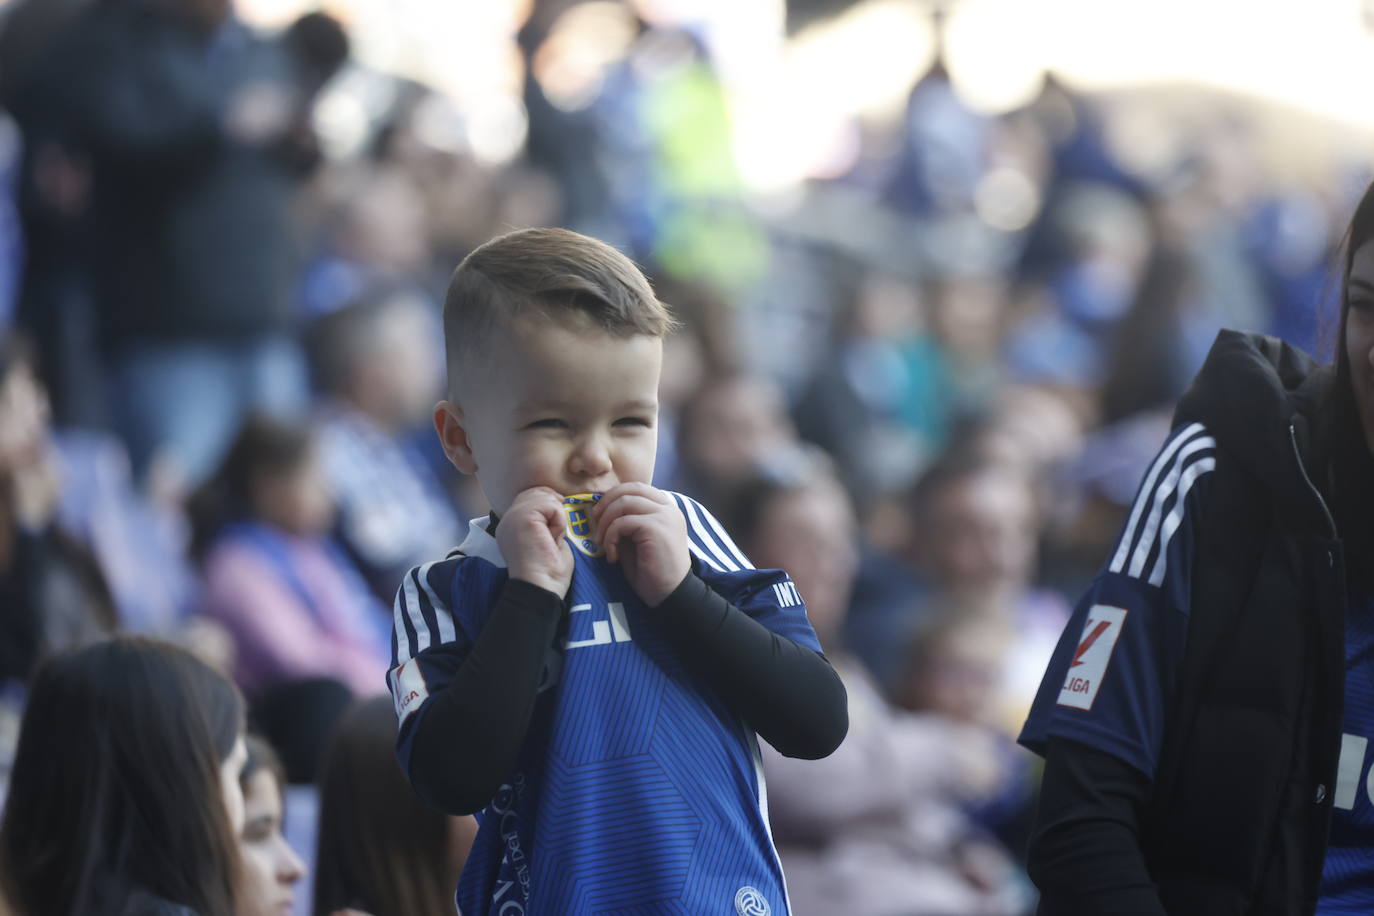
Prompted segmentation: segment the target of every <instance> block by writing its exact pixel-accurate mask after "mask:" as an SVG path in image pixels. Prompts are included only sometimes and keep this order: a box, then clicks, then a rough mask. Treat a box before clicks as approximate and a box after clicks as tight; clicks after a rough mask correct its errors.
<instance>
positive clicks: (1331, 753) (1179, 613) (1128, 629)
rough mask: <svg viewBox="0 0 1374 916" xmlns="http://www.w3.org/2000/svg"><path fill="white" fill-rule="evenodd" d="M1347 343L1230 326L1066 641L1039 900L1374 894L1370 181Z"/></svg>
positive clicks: (1144, 907)
mask: <svg viewBox="0 0 1374 916" xmlns="http://www.w3.org/2000/svg"><path fill="white" fill-rule="evenodd" d="M1343 266H1344V270H1343V276H1342V279H1343V284H1342V287H1343V288H1342V296H1341V300H1340V324H1339V334H1338V341H1337V346H1336V350H1335V353H1334V361H1333V364H1330V365H1319V364H1318V363H1316V362H1315V361H1314V360H1312V359H1311V358H1310V357H1308V356H1307V355H1306V354H1304V353H1302V352H1300V351H1298V350H1296V349H1295V348H1292V347H1290V346H1288V345H1286V344H1283V343H1280V342H1279V341H1277V340H1274V339H1272V338H1266V337H1262V336H1260V335H1256V334H1242V333H1238V332H1234V331H1223V332H1222V333H1221V334H1220V335H1219V336H1218V338H1217V341H1216V343H1215V345H1214V346H1213V348H1212V352H1211V354H1210V355H1209V356H1208V358H1207V362H1206V364H1205V365H1204V366H1203V368H1202V370H1201V371H1200V372H1199V374H1198V375H1197V377H1196V378H1195V379H1194V381H1193V384H1192V387H1191V388H1190V389H1189V390H1188V392H1187V393H1186V394H1185V395H1184V396H1183V398H1182V400H1181V401H1180V402H1179V405H1178V408H1177V410H1176V412H1175V415H1174V431H1173V433H1172V434H1171V435H1170V437H1169V439H1168V441H1167V442H1166V444H1165V446H1164V448H1163V449H1162V450H1161V451H1160V453H1159V455H1158V457H1157V458H1156V460H1155V461H1154V463H1153V464H1152V465H1151V467H1150V470H1149V472H1148V473H1147V475H1146V477H1145V480H1144V482H1143V483H1142V485H1141V487H1140V490H1139V495H1138V497H1137V499H1136V502H1135V505H1134V506H1133V507H1132V511H1131V514H1130V517H1129V520H1128V522H1127V524H1126V529H1125V531H1124V532H1123V534H1122V536H1121V538H1120V540H1119V541H1118V542H1117V545H1116V547H1115V548H1114V550H1113V553H1112V554H1111V555H1110V556H1109V557H1107V559H1106V563H1105V564H1104V566H1103V568H1102V570H1101V571H1100V572H1099V574H1098V576H1097V578H1096V579H1095V580H1094V582H1093V585H1092V586H1091V588H1090V589H1089V591H1088V593H1087V594H1086V595H1085V596H1084V597H1083V599H1082V601H1081V602H1080V603H1079V605H1078V608H1077V609H1076V611H1075V615H1074V619H1073V620H1071V621H1070V623H1069V626H1068V628H1067V629H1066V630H1065V633H1064V637H1063V639H1062V640H1061V641H1060V644H1059V647H1058V649H1057V651H1056V653H1055V657H1054V659H1053V661H1052V662H1051V663H1050V666H1049V670H1048V671H1047V673H1046V676H1045V680H1044V682H1043V684H1042V685H1041V688H1040V692H1039V695H1038V696H1037V697H1036V701H1035V706H1034V708H1033V710H1032V712H1031V715H1030V718H1029V719H1028V721H1027V723H1026V727H1025V730H1024V731H1023V733H1022V735H1021V740H1022V743H1024V744H1026V745H1027V746H1028V747H1030V748H1031V749H1032V750H1035V751H1036V752H1038V753H1041V754H1043V755H1044V756H1045V758H1046V763H1045V777H1044V784H1043V789H1042V796H1041V801H1040V810H1039V814H1038V822H1037V825H1036V831H1035V836H1034V839H1033V841H1032V844H1031V850H1030V860H1029V869H1030V874H1031V877H1032V878H1033V879H1034V880H1035V882H1036V884H1037V885H1039V887H1040V890H1041V895H1042V896H1041V902H1040V913H1041V914H1042V916H1059V914H1073V916H1079V914H1084V913H1113V914H1121V916H1134V914H1149V916H1162V914H1168V916H1231V914H1235V916H1250V914H1255V916H1260V914H1264V916H1268V914H1286V916H1287V914H1292V916H1308V914H1312V913H1317V914H1320V916H1337V914H1351V913H1359V914H1366V913H1370V912H1374V782H1370V781H1368V780H1366V779H1365V775H1366V772H1367V771H1368V765H1369V754H1370V743H1371V741H1370V739H1371V738H1374V187H1371V188H1370V189H1369V190H1367V191H1366V192H1365V195H1364V197H1363V199H1362V200H1361V201H1360V203H1359V205H1358V207H1357V208H1356V210H1355V214H1354V217H1353V219H1352V222H1351V226H1350V232H1349V235H1348V237H1347V241H1346V249H1345V257H1344V265H1343Z"/></svg>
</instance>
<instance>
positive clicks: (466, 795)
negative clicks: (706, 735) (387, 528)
mask: <svg viewBox="0 0 1374 916" xmlns="http://www.w3.org/2000/svg"><path fill="white" fill-rule="evenodd" d="M653 613H654V615H655V616H656V617H657V618H658V619H660V620H661V621H663V624H664V629H665V631H666V632H667V633H668V636H669V639H671V640H672V641H673V643H674V644H675V645H676V646H677V648H678V650H679V651H680V652H681V653H682V657H683V659H684V661H685V662H686V664H687V665H689V666H690V667H691V668H692V669H693V670H694V671H697V672H699V673H700V674H701V676H702V677H704V678H705V679H706V681H707V683H709V684H710V685H711V687H712V688H713V689H714V690H716V691H717V692H718V693H719V694H720V696H721V698H722V699H723V700H724V701H725V703H726V705H727V706H728V707H729V708H730V709H731V710H733V711H735V712H736V713H738V714H739V715H740V716H741V717H742V718H743V719H744V721H745V722H746V723H747V724H748V725H749V727H750V728H752V729H754V731H756V732H758V734H759V735H760V736H761V737H762V738H763V739H764V740H765V741H767V742H768V743H769V744H771V745H773V746H774V747H775V748H777V749H778V751H779V752H780V753H783V754H786V755H788V756H793V757H807V758H815V757H824V756H826V755H827V754H829V753H831V752H832V751H834V750H835V748H837V747H838V746H839V744H840V742H841V741H843V740H844V736H845V733H846V732H847V731H848V728H849V710H848V700H847V697H846V695H845V690H844V685H843V684H842V683H841V681H840V679H839V676H838V675H837V674H835V672H834V670H833V669H832V668H831V667H830V663H829V662H827V661H826V660H825V658H824V657H823V656H821V655H820V654H818V653H816V652H813V651H811V650H810V649H807V648H805V647H803V646H800V645H798V644H797V643H794V642H792V641H791V640H789V639H786V638H784V637H782V636H779V635H777V634H776V633H773V632H772V631H770V630H769V629H768V628H766V627H764V626H763V625H762V624H760V623H759V622H758V621H756V620H754V619H753V618H751V617H750V616H749V615H747V614H745V613H744V612H743V611H741V610H739V609H738V608H736V607H734V606H733V605H731V604H730V603H729V602H728V601H726V600H725V599H724V598H722V597H721V596H720V595H718V594H717V593H715V592H714V591H712V590H711V589H710V587H709V586H707V585H706V583H705V582H703V581H702V580H701V579H700V578H699V577H698V576H697V575H696V574H694V573H688V575H687V577H686V578H685V579H684V580H683V581H682V583H681V584H680V585H679V586H678V587H677V588H676V589H675V590H674V591H673V592H672V594H670V595H669V596H668V597H667V598H666V599H664V601H663V602H662V603H661V604H660V605H659V606H658V607H656V608H654V610H653ZM562 614H563V601H562V599H561V598H560V597H559V596H557V595H555V594H553V593H552V592H550V591H547V590H545V589H542V588H539V587H538V586H535V585H531V584H529V583H527V582H522V581H519V580H510V581H508V582H507V583H506V585H505V586H504V588H503V589H502V591H501V594H500V595H499V596H498V598H497V601H496V605H495V606H494V607H493V608H492V611H491V614H490V616H489V617H488V620H487V624H486V626H485V628H484V629H483V630H482V634H481V636H479V637H478V639H477V642H476V643H475V644H474V645H473V647H472V650H471V651H470V652H469V653H468V655H467V656H466V658H464V659H463V661H462V663H461V664H460V665H459V667H458V669H457V671H456V672H455V674H454V677H453V679H452V680H451V681H450V682H449V683H448V685H447V686H445V687H444V689H443V690H441V691H439V692H437V693H435V694H434V695H433V696H431V698H430V699H429V701H428V702H427V703H426V704H425V708H424V711H423V714H422V715H421V716H420V717H419V719H418V721H417V722H415V723H414V724H413V726H412V727H413V728H415V730H416V731H415V735H414V743H413V745H412V748H411V756H410V780H411V783H412V784H413V785H414V787H415V790H416V792H417V794H419V796H420V797H421V798H422V799H423V800H424V801H425V802H426V803H428V804H430V805H433V806H434V807H436V808H439V809H440V810H443V811H447V812H449V813H451V814H472V813H474V812H477V811H480V810H481V809H482V808H483V807H485V806H486V804H487V803H488V802H489V801H490V800H491V797H492V796H493V795H494V794H495V792H496V790H497V789H498V788H500V785H501V782H502V780H504V779H506V778H508V777H509V775H510V771H511V768H512V767H513V766H514V765H515V760H516V757H517V755H518V754H519V751H520V746H521V744H523V742H524V740H525V733H526V731H527V730H528V728H529V721H530V716H531V714H532V713H533V710H534V703H535V698H536V696H537V694H538V691H539V682H540V679H541V677H542V674H543V670H544V662H545V655H546V650H547V649H548V648H549V647H550V646H552V645H553V643H554V639H555V637H556V634H557V631H558V624H559V620H560V619H561V617H562ZM459 736H468V740H462V739H461V738H460V737H459ZM477 736H480V737H477Z"/></svg>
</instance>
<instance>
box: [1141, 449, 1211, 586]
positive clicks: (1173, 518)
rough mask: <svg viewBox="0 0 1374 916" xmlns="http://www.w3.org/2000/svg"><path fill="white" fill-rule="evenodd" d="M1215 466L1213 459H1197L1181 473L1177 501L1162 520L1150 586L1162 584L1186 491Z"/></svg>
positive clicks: (1181, 513)
mask: <svg viewBox="0 0 1374 916" xmlns="http://www.w3.org/2000/svg"><path fill="white" fill-rule="evenodd" d="M1216 466H1217V460H1216V459H1215V458H1199V459H1198V460H1197V461H1194V462H1193V463H1192V464H1190V465H1188V469H1187V470H1186V471H1184V472H1183V476H1182V477H1181V478H1180V479H1179V482H1178V501H1177V502H1175V503H1174V508H1173V509H1171V510H1170V511H1169V517H1168V518H1166V519H1164V528H1163V532H1162V533H1161V535H1160V540H1159V556H1158V558H1156V559H1155V566H1154V569H1152V570H1151V571H1150V580H1149V581H1150V584H1151V585H1155V586H1158V585H1161V584H1163V582H1164V571H1165V569H1166V567H1167V566H1168V557H1169V541H1170V540H1172V539H1173V536H1174V532H1176V531H1177V530H1178V527H1179V525H1181V524H1183V504H1184V501H1185V500H1187V499H1188V491H1189V490H1191V489H1192V488H1193V483H1194V482H1195V481H1196V480H1197V479H1198V478H1199V477H1201V476H1202V475H1203V474H1206V473H1207V472H1208V471H1211V470H1212V469H1214V468H1215V467H1216Z"/></svg>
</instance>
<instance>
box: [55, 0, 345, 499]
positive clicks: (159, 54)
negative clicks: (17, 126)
mask: <svg viewBox="0 0 1374 916" xmlns="http://www.w3.org/2000/svg"><path fill="white" fill-rule="evenodd" d="M310 47H311V44H310V42H301V41H288V42H286V43H282V42H265V41H262V40H259V39H258V38H256V37H255V36H253V35H252V34H251V33H250V32H249V31H248V30H247V29H246V28H245V27H244V26H242V25H241V24H239V23H238V22H236V21H235V20H234V19H233V17H232V13H231V9H230V4H229V2H228V0H199V2H196V3H192V4H186V3H181V2H176V0H149V2H146V3H107V4H98V5H96V6H95V7H94V8H93V9H92V10H90V12H89V13H88V14H87V15H85V16H83V17H81V18H80V19H79V20H78V21H77V22H76V23H75V24H74V25H73V26H72V27H71V28H70V29H68V30H67V31H66V32H65V33H64V34H63V35H62V37H61V38H60V39H59V40H58V41H57V42H56V46H55V47H54V48H53V49H52V51H51V53H50V54H48V55H45V58H44V60H43V61H41V62H40V63H38V64H36V65H35V67H37V68H38V69H37V72H35V73H34V74H33V75H32V76H31V77H30V78H29V80H28V87H29V88H28V92H29V94H30V97H31V99H32V100H33V101H32V104H33V105H34V106H35V107H46V108H47V109H49V110H51V111H54V112H59V113H62V116H63V117H64V118H65V119H66V121H67V124H68V125H69V126H70V141H69V142H70V143H71V145H72V146H73V148H74V149H75V150H77V151H79V152H80V153H81V154H82V155H83V156H85V157H88V159H89V163H90V180H91V188H90V213H89V229H90V233H91V240H92V244H91V246H90V257H91V261H92V268H93V273H92V276H93V281H94V289H95V294H96V303H97V310H98V315H99V322H98V325H99V328H100V334H101V336H100V340H101V342H102V345H103V346H104V347H105V348H106V349H107V351H108V353H109V355H110V358H111V360H112V367H113V371H114V378H115V380H116V382H117V384H118V386H119V390H120V394H121V397H120V399H119V407H120V408H121V409H122V413H121V415H120V416H119V419H120V420H121V424H120V425H121V428H122V429H123V431H124V433H125V435H126V436H127V438H128V441H129V446H130V451H131V454H132V456H133V460H134V464H135V467H136V468H137V469H139V470H140V471H143V470H146V469H147V468H148V467H149V464H150V462H152V461H153V460H154V459H155V458H164V457H165V458H166V460H167V463H166V464H165V465H162V467H164V468H165V469H166V471H167V474H168V475H169V477H168V478H164V480H167V481H168V485H169V486H170V485H173V483H174V482H175V481H177V480H179V479H181V480H186V481H189V482H191V483H196V482H199V481H200V480H202V479H203V478H204V476H205V475H206V474H208V473H209V471H210V470H211V469H212V468H213V466H214V464H215V462H216V460H217V459H218V457H219V455H220V454H221V452H222V450H223V448H224V447H225V445H226V444H227V442H228V440H229V438H230V437H231V436H232V434H233V430H234V428H235V426H236V424H237V422H238V421H239V419H240V418H241V417H242V415H243V414H244V413H245V412H246V411H247V410H248V409H250V408H259V409H265V410H276V411H285V410H290V409H294V408H296V407H298V406H299V405H300V404H301V402H302V400H303V398H304V396H305V386H304V375H303V372H302V369H301V364H300V360H299V356H298V354H297V353H296V349H295V345H294V341H293V340H292V339H291V336H290V334H289V329H290V325H289V321H290V312H291V310H290V304H289V289H290V286H291V271H292V269H293V259H292V249H293V245H292V239H291V237H290V220H289V219H288V214H289V207H290V204H291V201H292V196H293V193H294V189H295V186H296V184H297V182H298V181H299V180H300V179H301V178H303V177H304V176H305V174H306V173H307V172H308V170H309V169H310V168H312V167H313V166H314V164H315V163H316V161H317V160H318V153H317V151H316V149H315V147H314V135H313V133H312V132H311V130H310V129H309V127H308V121H307V118H308V114H309V110H310V107H309V106H310V101H311V95H312V94H313V93H314V92H315V91H316V90H317V89H318V84H319V78H318V75H317V73H316V70H317V69H318V64H319V58H318V56H315V55H313V52H311V51H308V50H306V49H308V48H310ZM293 55H296V56H295V57H293ZM302 55H303V56H304V58H305V59H301V56H302ZM325 56H326V57H328V55H325Z"/></svg>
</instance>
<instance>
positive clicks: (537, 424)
mask: <svg viewBox="0 0 1374 916" xmlns="http://www.w3.org/2000/svg"><path fill="white" fill-rule="evenodd" d="M567 428H568V423H567V421H566V420H559V419H557V418H556V417H544V418H543V419H541V420H535V421H534V422H533V423H529V424H526V426H525V429H567Z"/></svg>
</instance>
